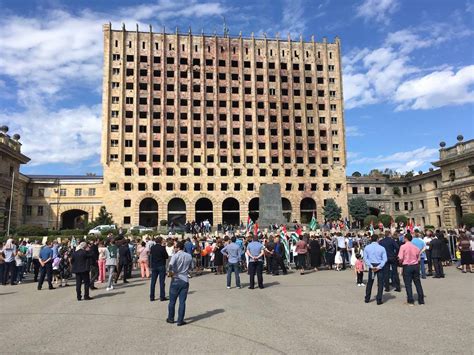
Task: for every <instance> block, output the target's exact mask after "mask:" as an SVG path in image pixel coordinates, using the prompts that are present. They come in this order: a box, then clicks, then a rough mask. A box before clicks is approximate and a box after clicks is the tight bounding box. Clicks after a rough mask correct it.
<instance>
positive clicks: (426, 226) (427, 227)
mask: <svg viewBox="0 0 474 355" xmlns="http://www.w3.org/2000/svg"><path fill="white" fill-rule="evenodd" d="M428 229H432V230H433V229H435V226H432V225H431V224H427V225H425V230H428Z"/></svg>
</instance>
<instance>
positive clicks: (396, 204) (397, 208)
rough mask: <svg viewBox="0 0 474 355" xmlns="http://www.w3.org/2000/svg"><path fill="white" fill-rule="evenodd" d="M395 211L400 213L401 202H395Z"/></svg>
mask: <svg viewBox="0 0 474 355" xmlns="http://www.w3.org/2000/svg"><path fill="white" fill-rule="evenodd" d="M395 211H400V202H395Z"/></svg>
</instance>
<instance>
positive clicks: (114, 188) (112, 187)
mask: <svg viewBox="0 0 474 355" xmlns="http://www.w3.org/2000/svg"><path fill="white" fill-rule="evenodd" d="M109 190H110V191H117V190H118V184H117V183H116V182H111V183H110V184H109ZM64 192H66V191H64ZM64 196H66V195H64Z"/></svg>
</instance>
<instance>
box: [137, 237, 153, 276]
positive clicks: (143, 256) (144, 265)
mask: <svg viewBox="0 0 474 355" xmlns="http://www.w3.org/2000/svg"><path fill="white" fill-rule="evenodd" d="M149 253H150V251H149V250H148V248H147V247H146V243H145V242H142V244H141V246H139V247H138V249H137V254H138V263H139V264H140V271H141V273H142V279H143V278H145V276H146V277H147V278H148V277H150V268H149V266H148V254H149Z"/></svg>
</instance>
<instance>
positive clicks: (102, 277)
mask: <svg viewBox="0 0 474 355" xmlns="http://www.w3.org/2000/svg"><path fill="white" fill-rule="evenodd" d="M106 249H107V248H106V247H105V246H104V242H102V241H101V242H99V261H98V264H99V282H100V283H104V282H105V260H106V256H105V250H106Z"/></svg>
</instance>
